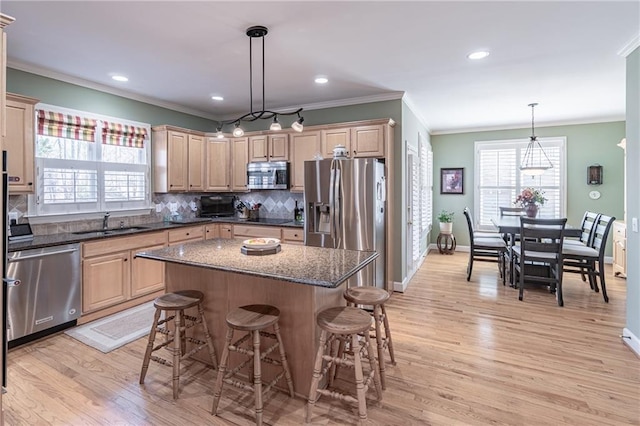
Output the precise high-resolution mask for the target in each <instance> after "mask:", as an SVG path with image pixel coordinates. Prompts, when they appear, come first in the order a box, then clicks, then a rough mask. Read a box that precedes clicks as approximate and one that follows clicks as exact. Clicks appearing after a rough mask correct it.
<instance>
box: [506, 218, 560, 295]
mask: <svg viewBox="0 0 640 426" xmlns="http://www.w3.org/2000/svg"><path fill="white" fill-rule="evenodd" d="M566 224H567V218H562V219H533V218H528V217H521V218H520V235H521V236H522V238H521V240H520V244H517V245H515V246H513V247H512V248H511V251H512V256H511V257H512V262H513V270H514V274H516V276H518V287H519V288H518V290H519V293H518V299H519V300H522V298H523V296H524V285H525V283H526V282H532V281H533V282H538V283H546V284H549V288H550V290H551V291H552V292H553V291H554V290H555V293H556V299H557V301H558V306H563V305H564V301H563V299H562V271H563V266H562V240H563V238H564V227H565V225H566Z"/></svg>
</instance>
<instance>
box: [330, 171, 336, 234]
mask: <svg viewBox="0 0 640 426" xmlns="http://www.w3.org/2000/svg"><path fill="white" fill-rule="evenodd" d="M335 165H336V160H331V169H330V173H329V176H330V178H329V235H330V236H331V239H332V240H334V239H335V238H336V234H335V232H336V230H335V217H334V213H335V212H334V203H335V189H334V188H335V184H336V169H335Z"/></svg>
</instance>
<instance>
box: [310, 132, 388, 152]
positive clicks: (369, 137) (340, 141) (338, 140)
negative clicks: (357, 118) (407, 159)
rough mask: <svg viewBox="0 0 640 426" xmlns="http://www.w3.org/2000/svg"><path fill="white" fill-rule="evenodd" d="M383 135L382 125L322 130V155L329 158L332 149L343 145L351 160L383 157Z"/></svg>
mask: <svg viewBox="0 0 640 426" xmlns="http://www.w3.org/2000/svg"><path fill="white" fill-rule="evenodd" d="M384 133H385V132H384V125H383V124H373V125H366V126H355V127H348V128H346V127H345V128H335V129H325V130H322V155H323V156H324V157H325V158H331V157H332V156H333V148H335V146H336V145H344V146H345V147H346V148H347V155H348V156H349V157H351V158H357V157H377V158H379V157H384V156H385V150H384V149H385V146H384V140H385V134H384Z"/></svg>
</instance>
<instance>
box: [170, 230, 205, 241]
mask: <svg viewBox="0 0 640 426" xmlns="http://www.w3.org/2000/svg"><path fill="white" fill-rule="evenodd" d="M201 240H204V226H202V225H199V226H186V227H183V228H177V229H172V230H170V231H169V245H170V246H174V245H177V244H182V243H190V242H193V241H201Z"/></svg>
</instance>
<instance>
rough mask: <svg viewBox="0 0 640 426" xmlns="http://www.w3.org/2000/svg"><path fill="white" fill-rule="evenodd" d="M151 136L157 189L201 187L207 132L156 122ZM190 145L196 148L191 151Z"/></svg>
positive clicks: (175, 190)
mask: <svg viewBox="0 0 640 426" xmlns="http://www.w3.org/2000/svg"><path fill="white" fill-rule="evenodd" d="M152 138H153V140H152V145H151V146H152V151H153V175H154V191H155V192H184V191H190V190H193V191H202V190H203V189H204V134H202V133H198V132H195V131H192V130H188V129H180V128H177V127H170V126H157V127H153V128H152ZM190 148H191V149H192V150H193V152H192V154H191V155H190V154H189V150H190ZM191 168H193V171H191Z"/></svg>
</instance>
